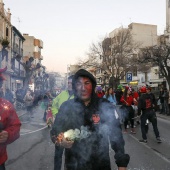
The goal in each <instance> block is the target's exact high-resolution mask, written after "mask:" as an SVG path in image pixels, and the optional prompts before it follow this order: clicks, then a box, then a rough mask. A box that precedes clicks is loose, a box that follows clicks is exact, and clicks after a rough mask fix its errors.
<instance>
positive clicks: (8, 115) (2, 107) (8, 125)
mask: <svg viewBox="0 0 170 170" xmlns="http://www.w3.org/2000/svg"><path fill="white" fill-rule="evenodd" d="M0 123H2V125H3V129H2V130H4V131H7V132H8V139H7V141H6V142H5V143H0V165H1V164H3V163H5V162H6V160H7V158H8V157H7V150H6V147H7V145H8V144H10V143H12V142H14V141H15V140H16V139H18V138H19V136H20V126H21V123H20V120H19V118H18V115H17V113H16V111H15V109H14V107H13V105H12V104H11V103H10V102H8V101H7V100H5V99H2V98H0Z"/></svg>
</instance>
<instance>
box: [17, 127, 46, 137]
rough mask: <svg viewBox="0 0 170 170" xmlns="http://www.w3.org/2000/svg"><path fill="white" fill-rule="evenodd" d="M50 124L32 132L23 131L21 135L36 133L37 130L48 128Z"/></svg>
mask: <svg viewBox="0 0 170 170" xmlns="http://www.w3.org/2000/svg"><path fill="white" fill-rule="evenodd" d="M47 127H48V126H44V127H43V128H40V129H37V130H33V131H30V132H26V133H23V134H20V135H21V136H24V135H28V134H32V133H35V132H39V131H41V130H43V129H45V128H47Z"/></svg>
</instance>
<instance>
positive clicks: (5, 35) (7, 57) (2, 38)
mask: <svg viewBox="0 0 170 170" xmlns="http://www.w3.org/2000/svg"><path fill="white" fill-rule="evenodd" d="M11 28H12V25H11V13H10V9H9V8H8V9H7V10H5V8H4V3H3V0H0V68H4V67H6V66H7V71H6V72H5V73H4V74H5V77H6V81H4V83H3V90H4V92H5V89H6V88H10V86H11V78H10V77H11V75H12V74H13V71H12V70H11V52H10V51H11Z"/></svg>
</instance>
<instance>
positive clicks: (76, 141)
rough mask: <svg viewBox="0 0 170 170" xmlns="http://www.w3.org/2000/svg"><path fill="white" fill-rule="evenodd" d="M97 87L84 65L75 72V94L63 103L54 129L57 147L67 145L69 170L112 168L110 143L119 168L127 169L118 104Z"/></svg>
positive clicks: (128, 158)
mask: <svg viewBox="0 0 170 170" xmlns="http://www.w3.org/2000/svg"><path fill="white" fill-rule="evenodd" d="M95 87H96V80H95V78H94V76H93V75H92V74H91V73H89V72H88V71H86V70H84V69H80V70H78V71H77V72H76V73H75V75H74V79H73V91H74V96H75V97H74V99H71V100H68V101H66V102H64V103H63V104H62V105H61V107H60V109H59V112H58V114H57V115H56V119H55V122H54V125H53V127H52V130H51V132H50V133H51V139H52V141H53V142H54V143H55V147H56V148H58V147H60V148H65V165H66V169H68V170H111V163H110V157H109V143H110V145H111V148H112V149H113V150H114V151H115V162H116V164H117V166H118V170H126V167H127V165H128V163H129V160H130V157H129V155H128V154H125V150H124V144H125V143H124V139H123V136H122V130H121V126H120V123H119V120H118V119H116V117H115V107H114V106H113V105H112V104H111V103H110V102H109V101H108V100H106V99H104V98H98V97H97V95H96V93H95ZM68 132H70V133H68ZM108 139H109V140H108ZM111 161H113V160H111ZM54 164H56V163H55V162H54ZM55 167H56V165H55ZM54 169H55V170H57V169H56V168H54Z"/></svg>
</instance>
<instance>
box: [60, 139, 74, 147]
mask: <svg viewBox="0 0 170 170" xmlns="http://www.w3.org/2000/svg"><path fill="white" fill-rule="evenodd" d="M73 143H74V141H71V140H67V139H66V138H65V137H64V138H63V140H62V141H61V143H60V146H62V147H64V148H71V147H72V146H73Z"/></svg>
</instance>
